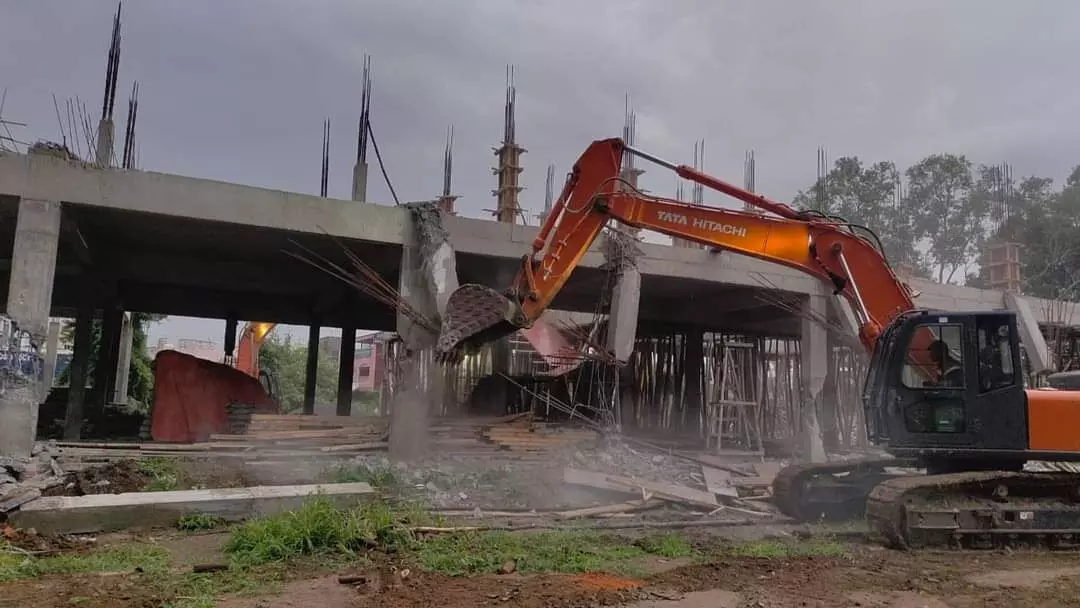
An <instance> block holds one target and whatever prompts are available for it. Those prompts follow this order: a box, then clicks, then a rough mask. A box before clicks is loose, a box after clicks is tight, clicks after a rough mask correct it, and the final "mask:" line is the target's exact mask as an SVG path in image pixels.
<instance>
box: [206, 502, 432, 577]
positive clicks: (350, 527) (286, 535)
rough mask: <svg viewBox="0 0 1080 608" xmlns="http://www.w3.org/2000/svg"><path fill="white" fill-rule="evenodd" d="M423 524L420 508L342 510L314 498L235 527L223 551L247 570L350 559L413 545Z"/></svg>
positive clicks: (384, 506) (373, 506)
mask: <svg viewBox="0 0 1080 608" xmlns="http://www.w3.org/2000/svg"><path fill="white" fill-rule="evenodd" d="M425 523H429V520H428V519H427V518H426V517H425V513H424V512H423V511H422V510H421V509H420V508H419V507H415V506H411V505H404V506H399V507H391V506H390V505H388V504H385V503H365V504H361V505H360V506H358V507H356V508H354V509H340V508H338V507H337V506H335V505H334V503H333V502H331V501H330V500H329V499H327V498H326V497H323V496H317V497H314V498H310V499H308V500H306V501H305V502H304V503H303V504H302V505H301V506H300V508H298V509H296V510H295V511H287V512H284V513H278V514H275V515H270V516H267V517H259V518H256V519H252V520H249V521H247V522H245V523H243V524H241V525H240V526H238V527H236V528H234V529H233V531H232V533H231V534H230V536H229V539H228V541H227V542H226V543H225V551H226V553H228V554H229V555H230V556H232V558H233V560H234V561H235V562H237V563H239V564H243V565H249V566H250V565H258V564H265V563H268V562H274V561H282V560H289V559H295V558H297V557H301V556H306V555H319V554H324V553H333V552H338V553H344V554H348V555H351V554H353V553H355V552H356V551H358V550H362V549H380V550H384V551H399V550H404V549H408V548H410V547H412V546H413V544H414V543H415V540H416V539H415V538H414V536H413V533H412V531H411V527H412V526H415V525H421V524H425Z"/></svg>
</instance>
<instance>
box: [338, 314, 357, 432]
mask: <svg viewBox="0 0 1080 608" xmlns="http://www.w3.org/2000/svg"><path fill="white" fill-rule="evenodd" d="M355 368H356V328H355V327H342V328H341V356H340V358H339V360H338V389H337V415H338V416H351V415H352V393H353V370H354V369H355Z"/></svg>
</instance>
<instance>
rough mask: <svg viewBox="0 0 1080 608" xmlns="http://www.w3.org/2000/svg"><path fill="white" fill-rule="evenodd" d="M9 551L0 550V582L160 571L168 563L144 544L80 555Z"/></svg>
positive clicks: (165, 553)
mask: <svg viewBox="0 0 1080 608" xmlns="http://www.w3.org/2000/svg"><path fill="white" fill-rule="evenodd" d="M12 551H14V550H13V549H11V548H7V549H4V552H3V553H0V583H2V582H11V581H15V580H19V579H26V578H37V577H39V576H44V575H46V574H73V573H79V572H123V571H126V570H134V569H135V568H141V569H142V570H143V572H158V573H164V572H165V571H166V570H167V569H168V566H169V553H168V551H166V550H165V549H162V548H160V547H152V546H148V545H128V546H123V547H116V548H113V549H105V550H102V551H95V552H93V553H87V554H84V555H51V556H41V557H36V556H33V555H21V554H19V553H13V552H12Z"/></svg>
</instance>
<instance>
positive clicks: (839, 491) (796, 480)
mask: <svg viewBox="0 0 1080 608" xmlns="http://www.w3.org/2000/svg"><path fill="white" fill-rule="evenodd" d="M915 466H917V463H916V462H915V461H914V460H906V459H897V458H882V459H874V460H851V461H847V462H833V463H828V464H796V465H791V466H788V467H785V468H784V469H782V470H781V471H780V473H778V474H777V476H776V479H775V480H773V485H772V490H773V501H774V503H775V504H776V505H777V506H778V507H779V508H780V512H781V513H783V514H784V515H787V516H788V517H791V518H793V519H797V520H799V521H819V520H829V521H838V520H845V519H853V518H857V517H862V515H863V512H864V509H865V505H866V498H867V496H868V495H869V494H870V491H871V490H872V489H873V488H874V487H875V486H877V485H878V484H880V483H881V482H882V481H884V480H887V479H891V478H892V477H893V476H894V475H895V474H894V473H890V472H888V470H887V469H888V468H894V467H915Z"/></svg>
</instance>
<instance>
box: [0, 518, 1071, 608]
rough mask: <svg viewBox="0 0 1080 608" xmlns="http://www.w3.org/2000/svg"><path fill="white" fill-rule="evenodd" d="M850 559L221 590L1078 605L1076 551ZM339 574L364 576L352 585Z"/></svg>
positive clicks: (12, 602)
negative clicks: (634, 573)
mask: <svg viewBox="0 0 1080 608" xmlns="http://www.w3.org/2000/svg"><path fill="white" fill-rule="evenodd" d="M221 539H222V537H221V536H220V535H198V536H189V537H184V538H179V539H172V540H167V541H163V542H162V544H163V546H165V547H167V548H168V549H169V551H170V552H172V553H173V556H174V563H176V564H177V567H178V568H185V567H187V565H188V564H192V563H199V562H205V561H213V558H214V557H215V555H218V553H217V551H218V547H219V545H220V541H221ZM845 548H846V552H847V557H797V558H759V557H731V556H724V557H719V558H714V559H712V560H710V561H708V562H707V563H698V564H693V563H688V562H687V561H686V560H663V559H657V558H655V557H654V558H651V561H650V562H649V563H645V564H642V565H643V566H645V568H646V569H647V570H648V571H650V572H651V574H649V575H647V576H644V577H642V578H641V579H624V578H619V577H614V576H609V575H598V574H585V575H551V574H547V575H519V574H510V575H502V576H499V575H484V576H476V577H459V578H451V577H447V576H443V575H438V574H430V573H424V572H419V571H411V572H410V573H409V575H408V576H407V577H405V578H404V579H402V577H401V576H400V574H399V573H397V572H395V569H394V568H393V567H392V566H389V565H387V566H384V567H382V568H380V569H376V570H373V571H372V570H367V571H363V570H350V569H348V568H346V569H343V570H342V571H341V572H339V573H336V574H334V575H319V576H311V577H304V576H300V577H298V578H297V579H296V580H293V581H291V582H289V583H287V584H286V585H285V587H284V588H283V589H281V590H280V592H274V593H267V594H265V595H259V596H244V597H223V598H220V599H219V601H218V604H217V605H218V606H221V607H223V608H290V607H296V608H300V607H303V606H311V605H317V606H322V607H324V608H347V607H348V608H407V607H416V608H426V607H429V606H447V607H450V606H453V607H460V608H471V607H477V608H478V607H486V606H507V607H519V608H592V607H594V606H626V607H629V608H706V607H708V608H743V607H752V608H780V607H785V608H786V607H789V606H800V607H807V608H832V607H849V606H851V607H863V608H924V607H925V608H974V607H977V606H1003V607H1007V606H1025V607H1038V608H1057V607H1065V606H1080V559H1078V556H1077V554H1076V553H1034V552H1032V553H1024V552H1014V553H1005V552H994V553H989V552H977V553H976V552H970V553H961V552H948V551H942V552H911V553H904V552H895V551H888V550H884V549H880V548H878V547H874V546H871V545H866V544H861V543H857V544H849V545H846V547H845ZM338 574H360V575H363V576H364V577H365V580H364V581H363V582H362V583H359V584H357V585H356V586H350V585H342V584H339V583H338V580H337V575H338ZM158 593H159V592H155V591H154V590H153V586H152V585H149V584H147V581H146V580H145V579H144V578H143V576H142V575H140V574H139V573H138V572H122V573H110V574H92V575H85V574H78V575H63V576H60V575H57V576H51V577H46V578H43V579H38V580H32V581H21V582H17V583H8V584H4V585H0V607H5V608H6V607H8V606H12V607H14V606H35V607H37V608H45V607H51V606H57V607H59V606H65V607H70V606H82V607H88V608H105V607H115V608H150V607H158V606H162V605H168V603H170V602H173V601H176V600H177V599H180V598H171V597H162V596H161V595H159V594H158Z"/></svg>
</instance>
